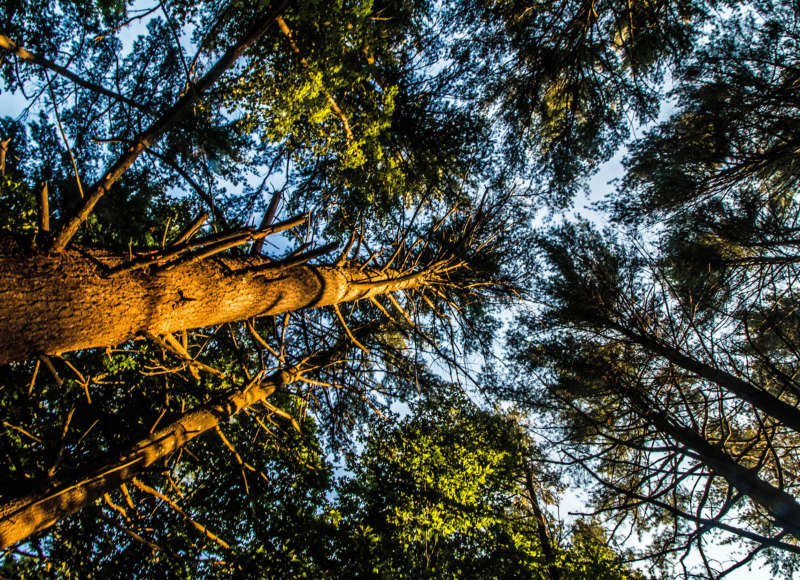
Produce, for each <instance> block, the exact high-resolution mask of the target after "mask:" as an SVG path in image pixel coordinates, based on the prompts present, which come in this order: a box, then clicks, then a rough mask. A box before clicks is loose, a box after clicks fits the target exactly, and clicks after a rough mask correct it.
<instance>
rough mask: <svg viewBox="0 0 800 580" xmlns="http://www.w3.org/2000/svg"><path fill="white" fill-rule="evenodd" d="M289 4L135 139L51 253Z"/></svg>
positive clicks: (271, 13)
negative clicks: (140, 156)
mask: <svg viewBox="0 0 800 580" xmlns="http://www.w3.org/2000/svg"><path fill="white" fill-rule="evenodd" d="M287 4H288V0H283V1H282V2H281V3H280V4H279V5H278V6H277V7H276V8H273V9H272V10H270V11H269V12H268V13H267V14H266V15H265V16H264V17H263V18H261V19H260V20H259V21H258V22H256V23H255V24H254V25H253V26H252V27H250V29H249V30H248V31H247V33H245V35H244V37H243V38H242V39H241V40H240V41H239V42H237V43H236V44H235V45H233V46H232V47H231V48H229V49H228V50H227V51H226V52H225V54H224V55H223V56H222V57H221V58H220V59H219V60H218V61H217V63H216V64H215V65H214V66H213V67H211V69H210V70H209V71H208V72H207V73H206V74H205V75H204V76H203V78H201V79H200V80H199V81H198V82H197V84H196V85H194V86H193V87H192V89H191V90H189V91H186V92H185V94H184V96H183V97H181V98H180V99H178V101H177V102H176V103H175V104H174V105H173V106H172V107H170V109H169V110H167V112H166V113H164V114H163V115H162V116H161V118H159V119H158V120H157V121H155V122H154V123H153V124H152V125H150V126H149V127H148V128H147V129H145V131H144V132H142V133H140V134H139V135H138V136H137V137H136V139H134V141H133V143H132V144H131V146H130V147H129V148H128V150H127V151H126V152H125V153H124V154H123V155H122V156H121V157H120V158H119V159H117V161H116V162H115V163H114V164H113V165H112V166H111V167H110V168H109V169H108V170H107V171H106V173H105V175H103V177H102V178H100V181H98V182H97V183H96V184H95V185H94V186H93V187H92V188H91V189H90V190H89V192H88V195H87V196H86V199H85V200H84V203H83V205H82V206H81V207H80V209H79V210H78V212H77V214H76V215H74V216H73V217H72V218H71V219H69V220H67V221H66V223H65V224H64V225H63V226H62V228H61V231H60V232H59V233H58V235H57V236H56V237H55V239H54V240H53V245H52V247H51V251H52V252H53V253H60V252H62V251H63V250H64V248H66V247H67V244H69V242H70V240H71V239H72V238H73V236H74V235H75V234H76V233H77V232H78V228H80V226H81V224H83V222H85V221H86V219H87V218H88V217H89V214H90V213H91V212H92V210H93V209H94V206H95V205H97V202H98V201H100V199H101V198H102V197H103V195H104V194H105V193H106V192H107V191H108V190H109V188H111V186H112V185H113V184H114V183H116V181H117V180H118V179H119V178H120V177H121V176H122V175H123V174H124V173H125V172H126V171H127V170H128V169H129V168H130V166H131V165H133V162H134V161H136V159H138V158H139V155H141V154H142V152H143V151H144V150H145V149H147V148H148V147H149V146H150V145H152V144H153V143H154V142H155V141H157V140H158V139H159V138H160V137H161V136H162V135H163V134H164V133H165V132H166V131H167V130H168V129H170V128H171V127H172V126H173V125H175V124H176V123H177V122H178V121H180V120H182V119H183V118H184V117H185V116H186V115H188V114H189V113H190V112H191V110H192V106H193V105H194V104H195V102H196V101H197V99H198V97H199V95H201V94H203V93H204V92H205V91H206V90H207V89H208V88H209V87H210V86H211V85H212V84H214V83H215V82H216V81H217V80H218V79H219V78H220V77H221V76H222V74H223V73H224V72H225V71H226V70H228V69H229V68H230V67H231V66H232V65H233V64H234V63H235V62H236V61H237V60H238V59H239V57H240V56H241V55H242V53H243V52H244V51H245V50H246V49H247V48H248V47H249V46H251V45H252V44H253V43H254V42H256V41H257V40H258V39H259V38H260V37H261V36H263V34H264V33H265V32H266V31H267V29H268V28H269V26H270V25H271V24H272V21H273V20H275V19H276V18H277V17H278V16H279V14H280V13H281V12H282V11H283V9H284V7H285V6H286V5H287Z"/></svg>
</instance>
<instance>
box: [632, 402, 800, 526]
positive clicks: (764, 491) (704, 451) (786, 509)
mask: <svg viewBox="0 0 800 580" xmlns="http://www.w3.org/2000/svg"><path fill="white" fill-rule="evenodd" d="M629 396H630V393H629ZM632 399H633V400H634V403H635V404H637V406H641V405H646V406H644V407H642V411H643V413H642V415H643V418H644V419H645V421H648V422H650V423H651V424H652V425H653V426H654V427H656V429H658V430H659V431H661V432H662V433H663V434H664V435H666V436H668V437H671V438H672V439H674V440H675V441H676V442H678V443H680V444H682V445H685V446H686V447H687V448H688V449H691V450H692V451H693V452H695V453H696V454H697V455H698V456H699V457H700V460H701V461H702V462H703V463H704V464H705V465H707V466H708V467H709V468H711V469H712V470H713V471H715V472H716V473H717V474H718V475H720V476H722V477H723V478H725V480H726V481H727V482H728V483H729V484H730V485H731V486H733V487H734V488H736V489H737V490H739V491H740V492H742V493H743V494H744V495H746V496H747V497H749V498H750V499H751V500H753V501H754V502H755V503H756V504H758V505H760V506H762V507H763V508H764V509H766V510H767V512H769V514H770V515H771V516H772V517H773V518H775V522H776V524H777V525H779V526H781V527H782V528H783V529H784V530H786V531H787V532H788V533H790V534H792V535H793V536H794V537H795V538H800V503H798V502H797V500H796V499H795V498H794V497H793V496H792V495H790V494H788V493H786V492H785V491H783V490H782V489H778V488H777V487H775V486H774V485H772V484H771V483H769V482H767V481H764V480H763V479H761V478H760V477H759V476H758V471H757V470H755V469H748V468H747V467H743V466H741V465H739V464H738V463H737V462H736V461H734V460H733V459H732V458H731V457H730V456H729V455H728V454H727V453H725V451H723V450H722V449H721V448H719V447H718V446H716V445H712V444H711V443H709V442H708V441H707V440H706V439H705V438H704V437H702V436H701V435H700V434H698V433H697V432H696V431H694V430H692V429H689V428H688V427H684V426H682V425H678V424H676V423H674V422H672V421H670V420H669V419H668V418H667V416H665V415H664V414H663V413H660V412H658V411H651V410H650V409H652V407H653V406H652V405H650V404H649V403H647V402H646V401H644V400H642V399H640V398H638V397H637V396H632Z"/></svg>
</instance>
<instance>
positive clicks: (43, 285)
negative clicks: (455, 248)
mask: <svg viewBox="0 0 800 580" xmlns="http://www.w3.org/2000/svg"><path fill="white" fill-rule="evenodd" d="M5 242H6V244H5V245H3V244H2V243H0V364H5V363H8V362H9V361H14V360H24V359H26V358H28V357H30V356H33V355H37V354H42V353H44V354H58V353H62V352H68V351H73V350H79V349H84V348H92V347H102V346H111V345H116V344H119V343H121V342H124V341H125V340H128V339H131V338H133V337H135V336H137V335H143V334H155V335H164V334H167V333H172V332H176V331H181V330H186V329H191V328H200V327H204V326H211V325H216V324H222V323H225V322H233V321H237V320H244V319H247V318H251V317H254V316H265V315H276V314H281V313H285V312H290V311H294V310H298V309H301V308H313V307H318V306H327V305H333V304H338V303H341V302H348V301H353V300H358V299H361V298H369V297H370V296H374V295H377V294H383V293H387V292H394V291H398V290H403V289H406V290H409V289H414V288H416V287H419V286H422V285H424V284H426V283H428V282H429V281H430V276H429V274H428V273H427V272H424V271H423V272H420V273H417V274H413V275H406V276H400V275H398V274H397V273H394V272H392V271H387V272H384V273H382V272H380V271H379V270H376V269H369V268H367V269H364V270H363V271H362V270H360V269H359V267H358V266H357V265H355V266H348V265H342V266H308V265H299V266H292V267H280V266H278V265H276V264H275V263H274V262H273V263H269V262H268V261H267V260H266V259H265V258H261V257H257V256H252V257H242V258H215V259H213V260H203V261H197V262H194V263H191V262H187V263H183V264H179V265H176V266H174V267H168V268H164V269H161V270H158V271H156V272H152V273H151V272H148V271H146V270H145V269H139V270H126V271H122V272H119V273H117V274H109V273H108V271H109V269H113V268H115V267H119V266H120V265H124V264H125V263H127V256H124V257H123V256H120V255H115V254H111V253H108V252H102V251H97V250H88V249H83V248H78V249H71V250H68V251H65V252H63V253H61V254H59V255H46V254H42V253H31V252H27V253H26V252H25V251H24V250H23V249H22V248H21V247H20V246H17V245H15V244H14V243H13V242H11V241H9V240H5Z"/></svg>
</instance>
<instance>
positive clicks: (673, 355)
mask: <svg viewBox="0 0 800 580" xmlns="http://www.w3.org/2000/svg"><path fill="white" fill-rule="evenodd" d="M610 325H611V327H612V328H614V329H615V330H618V331H619V332H621V333H622V334H623V335H624V336H625V337H627V338H629V339H630V340H632V341H633V342H635V343H636V344H638V345H640V346H642V347H643V348H645V349H646V350H649V351H650V352H652V353H654V354H657V355H659V356H662V357H664V358H665V359H667V360H668V361H670V362H671V363H673V364H675V365H677V366H679V367H681V368H683V369H686V370H687V371H690V372H692V373H695V374H696V375H698V376H700V377H702V378H704V379H706V380H709V381H711V382H713V383H716V384H717V385H719V386H720V387H722V388H723V389H725V390H726V391H728V392H730V393H733V394H734V395H736V396H737V397H739V398H740V399H742V400H743V401H746V402H748V403H750V404H751V405H753V407H755V408H756V409H758V410H760V411H763V412H764V413H766V414H767V415H769V416H770V417H773V418H775V419H777V420H778V421H780V422H781V423H783V424H784V425H786V426H787V427H788V428H790V429H792V430H793V431H796V432H798V433H800V409H798V408H797V407H794V406H793V405H790V404H788V403H786V402H784V401H782V400H780V399H779V398H777V397H775V396H774V395H772V394H770V393H768V392H767V391H764V390H762V389H759V388H758V387H755V386H754V385H752V384H750V383H748V382H747V381H744V380H742V379H740V378H739V377H737V376H735V375H732V374H730V373H728V372H726V371H723V370H721V369H718V368H716V367H714V366H712V365H710V364H707V363H704V362H702V361H699V360H697V359H695V358H692V357H690V356H687V355H686V354H685V353H683V352H681V351H680V350H679V349H677V348H675V347H673V346H669V345H666V344H663V343H662V342H660V341H658V340H656V339H654V338H651V337H648V336H645V335H643V334H640V333H638V332H634V331H632V330H630V329H629V328H626V327H624V326H623V325H621V324H617V323H615V322H611V323H610Z"/></svg>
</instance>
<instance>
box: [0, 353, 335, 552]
mask: <svg viewBox="0 0 800 580" xmlns="http://www.w3.org/2000/svg"><path fill="white" fill-rule="evenodd" d="M333 353H334V351H330V352H329V353H326V354H325V355H321V356H319V357H315V359H314V360H312V361H309V362H308V363H307V364H306V365H303V368H313V367H314V366H317V365H319V364H323V362H330V360H329V359H330V358H331V357H332V356H333ZM315 363H316V364H315ZM302 374H303V371H302V369H301V368H298V367H294V368H292V369H289V370H283V371H278V372H276V373H273V374H272V375H270V376H269V377H267V378H265V379H263V380H261V381H257V380H254V381H253V383H252V384H251V385H249V386H248V388H245V389H242V390H241V391H237V392H235V393H233V394H232V395H230V396H228V397H227V398H225V399H224V400H222V401H217V402H215V403H212V404H209V405H206V406H204V407H201V408H200V409H197V410H194V411H190V412H188V413H186V414H184V415H182V416H180V417H179V418H178V419H177V420H175V421H173V422H172V423H171V424H170V425H168V426H167V427H165V428H163V429H160V430H159V431H157V432H156V433H154V434H153V435H151V436H150V437H147V438H146V439H143V440H141V441H139V442H137V443H135V444H134V445H133V446H132V447H131V448H130V450H129V451H128V452H127V453H125V454H124V455H123V456H122V457H120V458H119V459H118V460H117V461H113V462H111V463H109V464H106V465H104V466H103V467H101V468H99V469H95V470H92V471H90V472H88V473H84V474H83V475H78V476H76V477H74V478H73V479H71V480H69V481H65V482H56V483H54V484H53V485H51V486H50V487H49V488H48V489H47V490H46V491H43V492H36V493H31V494H29V495H27V496H25V497H22V498H19V499H16V500H14V501H12V502H9V503H8V504H6V505H4V506H0V550H2V549H5V548H7V547H9V546H11V545H13V544H16V543H17V542H21V541H22V540H24V539H25V538H27V537H29V536H30V535H32V534H35V533H38V532H41V531H42V530H45V529H47V528H48V527H50V526H52V525H53V524H56V523H58V522H59V521H60V520H62V519H63V518H65V517H67V516H69V515H72V514H74V513H76V512H78V511H80V510H81V509H83V508H84V507H86V506H87V505H89V504H90V503H92V502H93V501H95V500H96V499H97V498H99V497H101V496H102V495H103V494H105V493H107V492H109V491H113V490H114V489H116V488H118V487H119V486H120V485H122V484H123V483H125V482H126V481H130V480H131V479H132V478H133V477H136V476H137V475H138V474H140V473H142V472H143V471H144V470H145V469H147V467H148V466H150V465H152V464H154V463H155V462H156V461H158V460H160V459H163V458H165V457H167V456H168V455H169V454H170V453H172V452H173V451H176V450H177V449H179V448H181V447H182V446H183V445H185V444H186V443H188V442H189V441H191V440H192V439H194V438H195V437H197V436H199V435H202V434H203V433H205V432H206V431H209V430H211V429H214V427H216V426H217V425H219V424H220V423H225V422H226V421H227V420H228V419H229V418H230V417H231V416H233V415H235V414H236V413H238V412H239V411H241V410H242V409H246V408H248V407H250V406H251V405H253V404H255V403H258V402H260V401H263V400H264V399H266V398H267V397H269V396H270V395H272V393H273V392H275V390H276V389H277V388H279V387H281V386H283V385H287V384H290V383H293V382H294V381H296V380H297V379H298V378H299V377H300V376H302Z"/></svg>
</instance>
